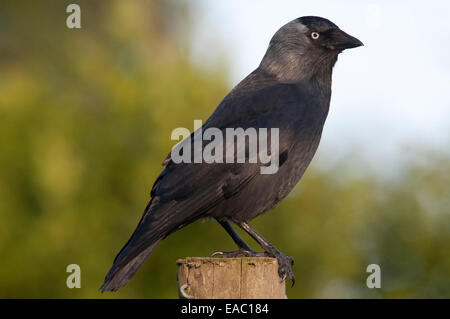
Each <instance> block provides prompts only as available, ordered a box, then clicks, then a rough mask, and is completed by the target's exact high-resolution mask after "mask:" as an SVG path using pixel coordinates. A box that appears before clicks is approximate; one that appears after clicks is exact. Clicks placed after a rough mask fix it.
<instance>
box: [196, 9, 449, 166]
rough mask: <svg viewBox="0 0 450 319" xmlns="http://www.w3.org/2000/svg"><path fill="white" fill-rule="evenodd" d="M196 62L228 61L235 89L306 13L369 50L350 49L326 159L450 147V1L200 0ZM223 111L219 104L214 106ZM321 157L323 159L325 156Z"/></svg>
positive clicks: (339, 72)
mask: <svg viewBox="0 0 450 319" xmlns="http://www.w3.org/2000/svg"><path fill="white" fill-rule="evenodd" d="M192 3H193V5H194V6H195V8H196V9H195V16H194V21H195V24H194V27H193V31H192V41H193V47H194V48H193V50H192V58H193V60H194V61H195V62H196V63H198V64H203V65H207V66H208V67H210V68H214V67H219V65H220V63H223V61H225V62H226V63H227V65H228V66H229V68H230V69H229V83H230V87H231V86H234V85H235V84H237V83H238V82H239V81H240V80H241V79H243V78H244V77H245V76H246V75H247V74H248V73H250V72H251V71H252V70H253V69H255V68H256V67H257V66H258V64H259V62H260V60H261V58H262V56H263V55H264V52H265V50H266V48H267V45H268V43H269V40H270V38H271V37H272V35H273V34H274V33H275V31H276V30H277V29H278V28H280V27H281V26H282V25H283V24H285V23H287V22H289V21H290V20H292V19H295V18H297V17H300V16H304V15H318V16H322V17H325V18H328V19H330V20H331V21H333V22H334V23H336V24H337V25H338V26H339V27H340V28H341V29H343V30H344V31H346V32H348V33H350V34H351V35H354V36H356V37H357V38H359V39H360V40H361V41H363V42H364V44H365V46H364V47H361V48H356V49H352V50H348V51H345V52H344V53H342V54H341V55H340V57H339V60H338V62H337V64H336V66H335V69H334V73H333V95H332V100H331V108H330V114H329V117H328V120H327V123H326V126H325V130H324V134H323V138H322V142H321V146H320V148H319V153H328V154H330V151H332V154H335V155H336V157H337V158H339V157H341V156H348V155H349V154H353V153H355V152H358V153H360V154H363V157H364V159H365V160H367V161H369V162H371V163H375V164H376V163H380V162H384V161H387V160H393V159H399V157H400V158H401V157H403V156H405V155H407V154H408V153H411V154H413V156H414V150H415V149H416V148H417V149H421V148H423V147H425V148H428V149H431V150H433V149H435V150H442V151H448V149H449V143H450V60H449V57H450V19H449V18H448V12H450V2H445V1H440V2H439V1H436V2H435V1H429V2H427V3H426V4H425V3H424V2H414V1H398V2H396V3H393V2H392V1H378V2H375V1H374V2H367V3H364V2H362V1H345V2H338V1H320V2H319V1H288V0H285V1H267V0H259V1H256V0H246V1H237V0H214V1H208V0H202V1H192ZM213 107H215V106H212V108H213ZM318 157H319V156H318Z"/></svg>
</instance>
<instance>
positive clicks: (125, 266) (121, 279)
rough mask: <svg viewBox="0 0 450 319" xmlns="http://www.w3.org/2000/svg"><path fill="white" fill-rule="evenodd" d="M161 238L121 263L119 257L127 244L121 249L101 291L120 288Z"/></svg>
mask: <svg viewBox="0 0 450 319" xmlns="http://www.w3.org/2000/svg"><path fill="white" fill-rule="evenodd" d="M161 240H162V238H160V239H157V240H155V241H154V242H153V243H152V244H150V245H149V246H148V247H147V248H145V249H144V250H143V251H142V252H141V253H139V254H138V255H137V256H136V257H134V258H133V259H131V260H130V261H128V262H126V263H123V262H122V260H123V259H122V258H120V256H121V254H122V252H123V251H125V250H126V248H127V246H125V247H124V249H122V251H121V253H119V255H118V256H117V257H116V260H114V264H113V265H112V267H111V269H110V270H109V271H108V274H107V275H106V278H105V281H104V282H103V285H102V286H101V287H100V290H101V291H102V292H105V291H116V290H118V289H120V288H122V287H123V286H124V285H125V284H126V283H127V282H129V281H130V279H131V278H132V277H133V276H134V274H135V273H136V271H137V270H138V269H139V267H140V266H141V265H142V263H143V262H144V261H145V259H147V257H148V256H149V255H150V253H151V252H152V251H153V249H155V247H156V246H157V245H158V244H159V242H160V241H161Z"/></svg>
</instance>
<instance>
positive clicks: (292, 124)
mask: <svg viewBox="0 0 450 319" xmlns="http://www.w3.org/2000/svg"><path fill="white" fill-rule="evenodd" d="M361 45H363V44H362V42H361V41H359V40H358V39H356V38H355V37H352V36H350V35H348V34H347V33H345V32H344V31H342V30H340V29H339V28H338V26H336V25H335V24H334V23H333V22H331V21H329V20H327V19H324V18H320V17H314V16H305V17H301V18H298V19H295V20H293V21H291V22H289V23H287V24H286V25H284V26H283V27H282V28H280V29H279V30H278V31H277V32H276V33H275V35H274V36H273V37H272V39H271V41H270V44H269V47H268V49H267V51H266V53H265V55H264V57H263V59H262V61H261V63H260V65H259V66H258V68H257V69H256V70H254V71H253V72H252V73H250V74H249V75H248V76H247V77H246V78H245V79H244V80H242V81H241V82H240V83H239V84H238V85H237V86H236V87H234V88H233V89H232V90H231V92H230V93H229V94H228V95H227V96H226V97H225V98H224V99H223V100H222V102H221V103H220V104H219V106H218V107H217V108H216V110H215V111H214V112H213V114H212V115H211V116H210V117H209V119H208V120H207V121H206V122H205V123H204V125H203V127H202V129H203V130H205V129H207V128H218V129H220V130H222V131H224V130H225V129H226V128H244V129H246V128H250V127H253V128H257V129H258V128H278V129H279V158H278V161H279V162H278V167H279V168H278V170H277V172H276V173H274V174H261V173H260V167H261V166H262V165H263V164H262V163H261V162H256V163H200V164H199V163H184V162H181V163H175V162H174V161H173V160H172V158H171V156H170V154H169V155H168V157H167V158H166V160H165V161H164V163H163V165H164V166H165V167H164V169H163V171H162V172H161V174H160V175H159V176H158V177H157V179H156V181H155V183H154V185H153V187H152V189H151V193H150V197H151V199H150V202H149V203H148V205H147V207H146V208H145V210H144V213H143V215H142V217H141V219H140V221H139V224H138V225H137V228H136V230H135V231H134V233H133V234H132V236H131V238H130V239H129V240H128V242H127V243H126V245H125V246H124V247H123V248H122V250H121V251H120V252H119V253H118V255H117V256H116V258H115V259H114V263H113V265H112V267H111V269H110V270H109V272H108V273H107V275H106V278H105V281H104V283H103V285H102V286H101V287H100V289H101V291H102V292H104V291H116V290H118V289H119V288H121V287H123V286H124V285H125V284H126V283H127V282H128V281H129V280H130V279H131V278H132V277H133V275H134V274H135V273H136V271H137V270H138V268H139V267H140V266H141V265H142V263H143V262H144V260H145V259H146V258H147V257H148V256H149V255H150V253H151V252H152V251H153V249H155V247H156V246H157V245H158V244H159V243H160V242H161V241H162V240H163V239H164V238H165V237H167V236H168V235H169V234H171V233H172V232H174V231H176V230H178V229H180V228H182V227H184V226H187V225H188V224H190V223H192V222H194V221H196V220H197V219H199V218H202V217H212V218H214V219H216V220H217V221H218V222H219V223H220V225H222V226H223V228H224V229H225V230H226V231H227V233H228V234H229V235H230V236H231V238H232V239H233V241H234V242H235V243H236V245H237V246H238V250H237V251H233V252H216V253H214V254H213V255H221V256H223V257H234V256H238V255H244V256H261V255H265V256H270V257H274V258H276V259H277V260H278V264H279V269H278V273H279V275H280V277H281V278H282V279H283V280H284V279H286V278H288V279H290V280H291V281H292V284H294V273H293V271H292V266H293V259H292V258H291V257H290V256H288V255H286V254H283V253H282V252H280V251H279V250H278V249H277V248H275V247H274V246H273V245H272V244H270V243H269V242H268V241H267V240H266V239H264V238H263V237H262V236H261V235H260V234H258V233H257V232H256V230H255V229H254V228H252V227H251V226H250V225H249V224H248V222H249V221H250V220H252V219H253V218H255V217H257V216H259V215H261V214H263V213H265V212H267V211H268V210H270V209H272V208H273V207H275V206H276V205H277V204H278V203H279V202H280V201H281V200H282V199H284V198H285V197H286V196H287V195H288V194H289V192H290V191H291V190H292V189H293V187H294V186H295V185H296V184H297V183H298V181H299V180H300V178H301V177H302V175H303V173H304V172H305V170H306V168H307V167H308V165H309V163H310V162H311V160H312V158H313V156H314V153H315V152H316V149H317V147H318V144H319V140H320V137H321V134H322V129H323V126H324V123H325V119H326V118H327V114H328V109H329V104H330V97H331V76H332V69H333V66H334V64H335V62H336V60H337V56H338V54H339V53H341V52H342V51H343V50H344V49H348V48H354V47H358V46H361ZM189 138H192V135H191V137H189ZM230 222H232V223H234V224H236V225H237V226H239V227H240V228H242V229H243V230H244V231H245V232H247V233H248V234H249V235H250V236H251V237H252V238H253V239H254V240H255V241H256V242H257V243H258V244H259V245H260V246H261V247H262V249H263V251H264V252H259V253H258V252H255V251H253V250H252V249H251V248H250V247H249V246H248V245H247V244H246V243H245V242H244V240H242V238H240V237H239V235H238V233H237V232H236V231H235V230H234V229H233V227H232V225H231V223H230Z"/></svg>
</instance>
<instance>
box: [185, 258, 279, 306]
mask: <svg viewBox="0 0 450 319" xmlns="http://www.w3.org/2000/svg"><path fill="white" fill-rule="evenodd" d="M177 265H178V292H179V295H180V298H194V299H258V298H261V299H286V298H287V297H286V286H285V281H283V282H281V279H280V277H279V276H278V262H277V260H276V259H275V258H269V257H242V258H211V257H210V258H203V257H189V258H185V259H179V260H177Z"/></svg>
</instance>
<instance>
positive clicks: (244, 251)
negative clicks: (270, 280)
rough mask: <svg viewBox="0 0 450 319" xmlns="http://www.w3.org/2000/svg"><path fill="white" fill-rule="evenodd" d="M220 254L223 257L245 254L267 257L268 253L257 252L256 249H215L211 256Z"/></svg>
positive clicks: (247, 255)
mask: <svg viewBox="0 0 450 319" xmlns="http://www.w3.org/2000/svg"><path fill="white" fill-rule="evenodd" d="M216 256H220V257H222V258H233V257H238V256H245V257H267V256H268V255H267V254H266V253H265V252H263V253H260V252H257V251H254V250H251V249H250V250H248V249H243V248H241V249H238V250H235V251H215V252H213V253H212V254H211V257H216Z"/></svg>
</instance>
